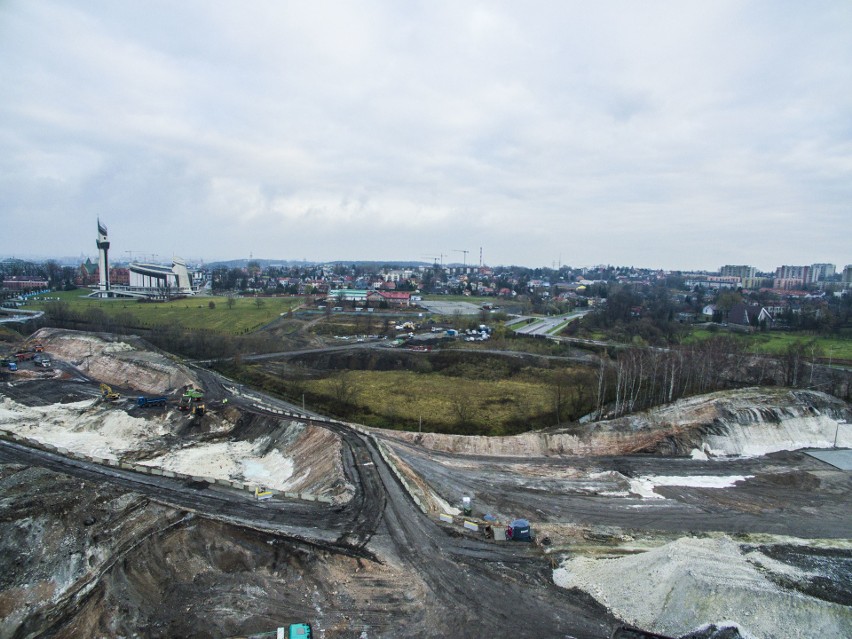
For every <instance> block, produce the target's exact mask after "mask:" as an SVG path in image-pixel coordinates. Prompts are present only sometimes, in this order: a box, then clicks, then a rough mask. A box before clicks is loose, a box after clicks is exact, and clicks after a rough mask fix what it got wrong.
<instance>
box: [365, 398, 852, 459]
mask: <svg viewBox="0 0 852 639" xmlns="http://www.w3.org/2000/svg"><path fill="white" fill-rule="evenodd" d="M850 417H852V415H850V410H849V407H848V406H847V405H846V404H845V403H844V402H842V401H840V400H838V399H836V398H834V397H832V396H830V395H826V394H825V393H820V392H816V391H801V390H798V391H791V390H788V389H777V388H747V389H743V390H735V391H722V392H718V393H711V394H708V395H701V396H697V397H690V398H687V399H683V400H680V401H678V402H675V403H673V404H670V405H668V406H663V407H660V408H655V409H652V410H649V411H645V412H642V413H637V414H635V415H630V416H628V417H621V418H619V419H613V420H608V421H601V422H595V423H592V424H587V425H582V426H581V425H578V426H576V427H575V428H571V429H563V430H559V431H546V432H545V431H541V432H534V433H524V434H522V435H515V436H511V437H479V436H464V435H444V434H439V433H422V434H420V433H411V432H399V431H391V430H376V431H375V432H377V433H379V434H381V435H382V436H385V437H389V438H395V439H399V440H403V441H407V442H412V443H416V444H418V445H419V446H421V447H423V448H426V449H429V450H435V451H442V452H452V453H461V454H470V455H490V456H510V457H519V456H534V457H542V456H548V455H627V454H632V453H639V452H654V453H664V454H669V455H690V454H699V455H701V454H704V455H706V454H710V455H760V454H766V453H770V452H774V451H779V450H793V449H797V448H807V447H810V448H827V447H830V446H832V445H833V443H834V437H835V433H836V432H837V424H838V421H841V420H846V421H851V420H850ZM837 444H838V445H840V446H849V445H852V433H850V432H849V431H848V430H846V429H840V433H839V435H838V441H837ZM692 451H697V453H693V452H692Z"/></svg>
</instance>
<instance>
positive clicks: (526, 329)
mask: <svg viewBox="0 0 852 639" xmlns="http://www.w3.org/2000/svg"><path fill="white" fill-rule="evenodd" d="M588 312H589V311H576V312H574V313H568V314H566V315H552V316H548V317H536V318H530V319H533V321H532V322H528V323H526V324H518V323H515V324H513V325H512V328H513V329H514V331H515V332H516V333H519V334H521V335H542V336H545V335H550V332H551V331H553V330H554V329H555V328H556V327H558V326H560V325H562V324H564V323H565V322H569V321H572V320H575V319H578V318H580V317H583V315H585V314H586V313H588Z"/></svg>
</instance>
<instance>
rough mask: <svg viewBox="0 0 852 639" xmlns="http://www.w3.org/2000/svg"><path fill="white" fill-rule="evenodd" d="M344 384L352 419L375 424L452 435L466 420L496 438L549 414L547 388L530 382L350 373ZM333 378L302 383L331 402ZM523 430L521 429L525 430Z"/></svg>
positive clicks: (473, 429)
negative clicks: (350, 392)
mask: <svg viewBox="0 0 852 639" xmlns="http://www.w3.org/2000/svg"><path fill="white" fill-rule="evenodd" d="M347 376H348V380H349V383H351V384H352V385H353V386H354V388H356V389H357V395H356V399H355V400H354V402H353V403H354V404H356V405H357V406H358V408H359V412H361V413H363V414H362V415H359V416H356V417H357V418H361V419H364V420H365V421H366V422H367V423H371V422H372V423H376V422H375V420H373V419H370V418H369V416H371V415H372V416H380V422H379V423H380V424H381V425H387V426H391V427H398V428H400V427H401V428H406V429H411V428H416V427H417V424H418V423H419V419H420V418H421V417H422V418H423V430H428V431H436V430H437V431H445V432H446V431H453V430H457V426H458V424H459V422H460V421H461V416H460V414H459V412H460V411H462V412H463V413H465V414H466V415H467V420H468V421H469V431H470V432H477V433H483V434H485V433H487V434H492V435H500V434H504V433H506V432H509V431H507V430H506V425H508V424H510V423H516V424H523V423H524V422H525V421H526V419H527V418H528V417H532V416H536V415H541V414H543V413H547V412H548V411H552V410H553V406H552V403H553V397H552V392H551V390H550V388H549V387H548V386H547V384H546V383H544V382H543V381H537V380H536V379H534V378H527V379H517V378H515V379H503V380H496V381H495V380H475V379H463V378H459V377H450V376H446V375H438V374H426V375H423V374H418V373H414V372H411V371H350V372H348V373H347ZM334 384H335V381H334V378H326V379H319V380H311V381H307V382H305V390H306V391H308V392H309V393H311V394H313V395H320V396H325V397H332V396H333V394H334V388H333V387H334ZM524 430H526V429H524Z"/></svg>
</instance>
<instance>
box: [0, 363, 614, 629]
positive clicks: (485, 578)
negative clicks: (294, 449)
mask: <svg viewBox="0 0 852 639" xmlns="http://www.w3.org/2000/svg"><path fill="white" fill-rule="evenodd" d="M199 374H200V375H203V377H204V382H205V384H206V385H207V387H208V388H211V389H214V390H213V394H214V395H215V394H217V393H226V392H227V390H226V389H227V388H228V385H227V384H223V383H222V382H221V380H214V379H212V377H214V376H213V375H212V374H211V373H209V372H206V371H202V372H200V373H199ZM30 384H39V385H40V387H39V388H38V389H35V388H34V387H32V386H30ZM49 384H50V382H43V381H38V382H30V383H24V384H21V385H19V386H17V387H15V389H14V390H13V391H12V393H11V394H12V395H14V396H15V398H16V399H18V400H21V401H26V400H27V399H28V398H30V399H32V398H36V397H37V398H38V401H39V402H41V403H43V402H45V401H49V400H50V399H52V398H55V399H56V400H57V401H58V400H60V399H62V398H65V399H68V398H69V396H70V395H71V394H72V393H71V389H72V388H73V389H75V392H74V393H73V394H74V396H75V397H77V396H91V395H92V394H93V393H94V392H95V390H94V389H95V386H94V385H93V384H86V383H80V386H73V385H72V386H69V384H68V383H63V384H58V385H57V386H56V387H55V389H54V390H53V391H48V390H47V389H48V388H49V386H48V385H49ZM53 395H55V397H53ZM258 400H261V401H262V405H261V408H258V407H257V406H258ZM231 403H232V404H234V405H237V406H239V407H240V410H242V411H244V412H246V413H250V412H252V411H255V412H261V413H270V412H271V411H273V410H282V409H291V408H292V407H290V406H288V405H286V404H284V403H283V402H279V401H277V400H275V399H273V398H269V397H264V396H262V395H261V394H258V393H251V394H250V395H248V396H241V395H235V396H232V399H231ZM315 423H317V424H320V425H324V426H325V427H327V428H330V429H333V430H334V431H335V432H337V433H338V434H339V435H340V436H341V438H342V439H343V441H344V442H345V453H344V456H345V458H346V463H345V465H344V468H345V471H346V473H347V478H348V479H349V481H351V482H352V483H353V484H355V485H356V487H357V489H356V494H355V496H354V497H353V499H352V500H351V501H350V502H349V503H347V504H345V505H343V506H336V507H331V506H328V505H323V504H316V503H306V502H300V501H295V500H290V501H286V500H275V501H271V502H264V503H260V504H259V503H256V502H252V501H249V500H246V498H245V495H235V494H233V493H230V492H229V491H227V490H225V489H218V488H213V487H209V486H205V485H201V486H199V485H190V484H187V483H186V482H180V481H175V480H168V479H167V478H161V477H150V476H147V475H139V474H136V473H132V472H128V471H121V470H118V469H114V468H105V467H101V466H98V465H97V464H90V463H87V462H81V461H79V460H70V459H65V458H62V457H61V456H59V455H55V454H50V453H46V452H43V451H34V450H31V449H26V448H25V447H20V446H17V445H14V444H5V445H4V446H3V447H2V448H0V461H2V462H3V463H5V464H7V465H10V464H11V465H16V466H39V467H43V468H47V469H50V470H52V471H55V472H59V473H62V474H64V475H71V476H74V477H78V478H82V479H85V480H87V481H88V482H90V483H95V484H109V485H111V486H114V487H117V488H119V489H123V490H129V491H133V493H134V494H139V495H143V496H145V497H146V498H147V499H149V500H151V501H152V502H156V503H159V504H162V505H164V506H168V507H171V508H174V509H176V510H178V511H182V512H191V513H194V514H196V515H197V516H200V517H202V518H204V519H207V520H214V521H219V522H222V523H225V524H228V525H230V526H237V527H239V528H245V529H249V530H252V531H260V532H261V533H262V534H273V535H275V536H277V537H279V538H283V539H286V540H288V542H289V543H295V544H296V545H297V546H298V545H300V544H301V545H302V548H303V549H305V551H306V552H308V553H310V554H316V553H319V555H317V560H319V558H320V557H322V556H325V557H327V556H328V555H327V553H329V552H331V553H341V554H344V555H346V556H350V557H355V558H359V557H360V560H361V561H367V562H371V561H378V562H380V563H383V564H387V563H389V564H391V565H393V566H394V567H395V568H396V570H401V572H402V574H408V575H410V580H411V582H412V583H421V584H422V585H421V586H420V587H421V588H422V589H423V595H422V599H420V600H419V601H418V602H417V605H416V606H415V607H416V609H417V617H416V618H413V619H411V621H410V622H408V621H403V620H401V619H400V618H399V617H398V614H397V613H396V612H395V611H394V609H393V607H392V606H388V609H387V610H385V614H383V615H376V614H375V613H373V614H371V615H370V616H369V623H368V624H364V627H366V628H368V630H366V631H365V632H367V633H368V634H366V635H365V636H369V637H391V636H393V637H421V636H472V635H477V636H478V635H480V634H481V633H487V634H490V633H499V632H502V631H504V630H505V629H506V627H507V626H508V625H520V627H524V628H526V629H529V630H530V632H533V633H535V634H537V635H539V636H571V637H576V638H578V639H580V638H586V637H589V638H591V637H608V636H609V635H610V633H611V631H612V629H613V628H614V627H616V626H617V625H618V624H619V621H618V620H617V619H616V618H614V617H613V616H612V615H610V614H608V613H607V612H606V611H605V609H603V607H601V606H599V605H598V604H596V603H595V602H594V601H592V600H590V599H589V598H588V597H585V596H576V595H571V594H569V593H568V592H567V591H565V590H563V589H560V588H558V587H557V586H556V585H555V584H554V583H553V580H552V577H551V565H550V562H549V561H547V560H546V559H545V558H544V557H543V556H542V555H541V553H540V552H539V551H537V550H536V549H535V548H533V547H532V546H530V545H527V544H506V545H501V546H496V545H494V544H489V543H485V542H483V541H481V540H479V539H473V538H468V537H462V536H457V535H448V534H447V533H446V531H445V530H444V529H442V528H440V527H438V526H437V525H436V524H435V522H434V520H432V519H430V518H429V517H427V516H426V515H424V514H423V513H422V512H421V511H420V510H419V509H418V508H417V507H416V506H415V505H414V503H413V502H412V500H411V498H410V496H409V495H408V494H407V493H406V492H405V490H404V488H403V487H402V485H401V484H400V483H399V481H398V480H397V479H396V478H395V476H394V475H393V473H392V472H391V471H390V469H389V468H388V467H387V466H386V464H385V462H384V460H383V459H382V457H381V455H380V454H379V452H378V450H377V449H376V446H375V444H374V442H373V440H372V439H371V438H370V437H365V436H363V435H362V434H360V433H357V432H356V431H354V430H351V429H349V428H347V427H346V426H344V425H340V424H336V423H332V422H328V423H324V422H321V421H319V420H317V421H316V422H315ZM170 530H171V529H170ZM243 534H245V533H243ZM164 543H165V542H164ZM223 543H227V540H223ZM113 570H118V568H113ZM332 587H334V586H333V584H332V585H329V588H332ZM387 601H388V602H389V603H393V599H387ZM363 607H364V608H368V607H369V606H363ZM397 610H399V608H397ZM334 612H335V611H334V610H333V604H332V608H331V609H329V608H326V609H325V611H324V615H325V616H329V615H333V614H334ZM343 612H345V613H346V614H348V615H350V616H352V615H353V614H354V615H357V611H352V610H351V605H346V606H344V605H341V614H342V613H343ZM76 613H77V610H76V609H75V610H69V611H68V613H67V614H68V618H66V619H63V618H62V616H61V615H58V618H59V621H56V622H54V626H53V627H54V628H56V629H57V636H61V635H62V631H61V629H64V628H67V627H69V624H70V625H73V624H74V623H79V621H77V620H76ZM175 614H176V613H175ZM303 616H304V617H305V618H309V619H312V620H313V621H314V623H315V624H316V626H317V627H319V628H322V627H323V622H322V620H321V619H320V620H317V619H316V618H315V616H314V614H312V612H311V611H310V610H308V609H306V610H305V611H304V615H303ZM317 622H318V623H317ZM325 630H326V631H325V632H324V633H323V634H324V636H326V637H338V636H339V637H346V636H357V635H353V634H352V633H351V632H348V631H347V630H351V629H342V630H339V631H337V630H335V629H334V628H325ZM47 636H50V633H48V634H47ZM198 636H217V635H216V634H215V633H211V634H208V633H205V632H204V631H201V632H200V633H199V635H198ZM220 636H221V635H220Z"/></svg>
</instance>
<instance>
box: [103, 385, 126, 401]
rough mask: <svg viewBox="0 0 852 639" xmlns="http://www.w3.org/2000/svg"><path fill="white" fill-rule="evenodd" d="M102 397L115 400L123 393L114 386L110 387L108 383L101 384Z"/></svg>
mask: <svg viewBox="0 0 852 639" xmlns="http://www.w3.org/2000/svg"><path fill="white" fill-rule="evenodd" d="M101 397H102V398H103V399H105V400H107V401H108V402H114V401H115V400H117V399H119V398H120V397H121V395H120V394H119V393H116V392H115V391H114V390H112V388H110V387H109V386H107V385H106V384H101Z"/></svg>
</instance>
